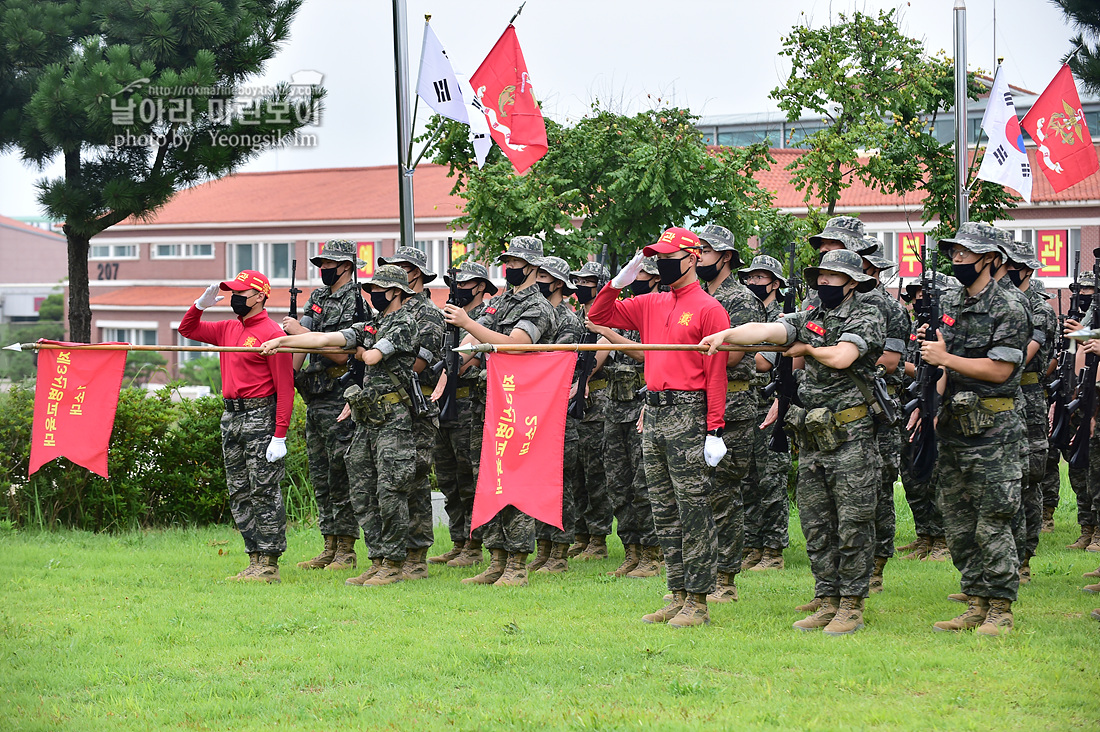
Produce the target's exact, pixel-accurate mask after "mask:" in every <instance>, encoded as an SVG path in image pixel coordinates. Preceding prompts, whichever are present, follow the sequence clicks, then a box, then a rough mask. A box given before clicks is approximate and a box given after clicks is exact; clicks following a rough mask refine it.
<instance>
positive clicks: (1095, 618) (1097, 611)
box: [1089, 607, 1100, 620]
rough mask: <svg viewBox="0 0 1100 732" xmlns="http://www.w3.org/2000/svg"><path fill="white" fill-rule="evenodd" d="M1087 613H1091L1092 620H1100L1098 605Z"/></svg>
mask: <svg viewBox="0 0 1100 732" xmlns="http://www.w3.org/2000/svg"><path fill="white" fill-rule="evenodd" d="M1089 615H1091V616H1092V618H1093V619H1094V620H1100V607H1098V608H1095V609H1094V610H1093V611H1092V612H1091V613H1089Z"/></svg>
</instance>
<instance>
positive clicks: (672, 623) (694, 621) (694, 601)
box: [668, 592, 710, 628]
mask: <svg viewBox="0 0 1100 732" xmlns="http://www.w3.org/2000/svg"><path fill="white" fill-rule="evenodd" d="M709 622H710V611H709V610H708V609H707V596H706V595H705V594H703V593H696V592H689V593H688V596H687V599H686V600H685V601H684V606H683V607H682V608H680V612H678V613H676V617H674V618H672V619H671V620H669V621H668V627H670V628H694V627H695V626H698V625H706V624H707V623H709Z"/></svg>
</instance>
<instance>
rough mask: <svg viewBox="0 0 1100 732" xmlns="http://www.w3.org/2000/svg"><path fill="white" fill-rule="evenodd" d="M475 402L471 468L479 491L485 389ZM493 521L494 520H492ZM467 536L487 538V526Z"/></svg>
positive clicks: (471, 431) (474, 530)
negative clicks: (478, 477)
mask: <svg viewBox="0 0 1100 732" xmlns="http://www.w3.org/2000/svg"><path fill="white" fill-rule="evenodd" d="M471 401H472V402H473V403H474V418H473V422H471V424H470V470H471V471H472V472H473V474H474V492H475V493H476V492H477V474H478V470H479V468H480V467H481V448H482V445H483V444H484V442H485V391H484V390H482V391H481V392H480V395H479V398H478V397H475V398H474V399H472V400H471ZM473 510H474V502H473V500H472V499H471V501H470V515H471V516H473ZM490 523H492V522H490ZM467 538H470V539H477V540H478V541H481V540H483V539H484V538H485V526H484V525H482V526H479V527H477V528H476V529H472V530H471V531H470V532H469V533H468V534H467Z"/></svg>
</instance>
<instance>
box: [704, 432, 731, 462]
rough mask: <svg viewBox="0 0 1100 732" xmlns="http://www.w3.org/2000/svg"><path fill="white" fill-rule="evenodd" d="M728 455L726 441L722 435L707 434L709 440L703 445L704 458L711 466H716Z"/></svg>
mask: <svg viewBox="0 0 1100 732" xmlns="http://www.w3.org/2000/svg"><path fill="white" fill-rule="evenodd" d="M725 456H726V443H725V441H723V440H722V438H721V437H715V436H714V435H707V441H706V443H705V444H704V445H703V459H704V460H706V461H707V465H709V466H710V467H712V468H713V467H716V466H717V465H718V463H719V461H720V460H721V459H722V458H724V457H725Z"/></svg>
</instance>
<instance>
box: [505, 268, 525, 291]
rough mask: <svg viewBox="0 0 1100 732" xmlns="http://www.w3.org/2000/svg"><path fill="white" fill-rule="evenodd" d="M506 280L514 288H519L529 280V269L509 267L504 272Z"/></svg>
mask: <svg viewBox="0 0 1100 732" xmlns="http://www.w3.org/2000/svg"><path fill="white" fill-rule="evenodd" d="M504 279H506V280H507V281H508V284H509V285H511V286H512V287H519V286H520V285H522V284H523V282H524V280H526V279H527V267H508V268H507V269H505V270H504Z"/></svg>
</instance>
